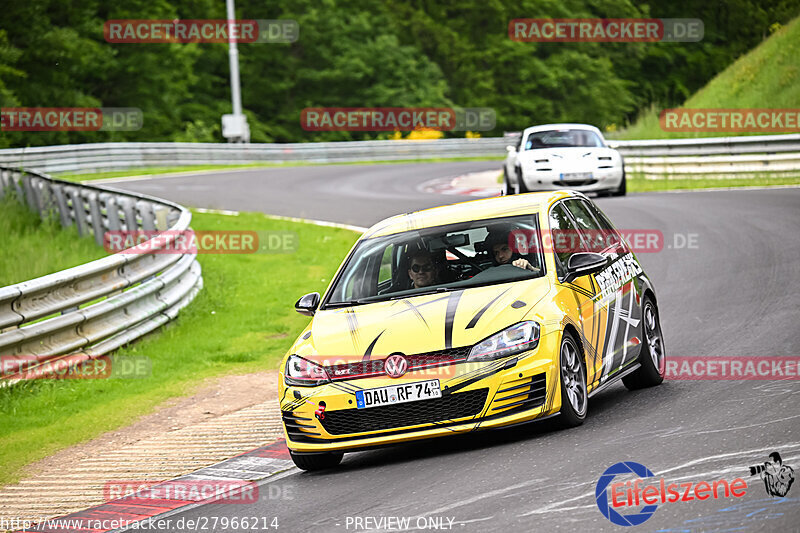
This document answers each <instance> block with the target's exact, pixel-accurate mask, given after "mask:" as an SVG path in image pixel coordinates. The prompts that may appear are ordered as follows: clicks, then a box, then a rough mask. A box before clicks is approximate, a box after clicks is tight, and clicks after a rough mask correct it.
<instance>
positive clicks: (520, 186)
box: [517, 167, 530, 194]
mask: <svg viewBox="0 0 800 533" xmlns="http://www.w3.org/2000/svg"><path fill="white" fill-rule="evenodd" d="M526 192H530V191H529V190H528V187H526V186H525V180H524V179H522V169H521V168H520V167H517V194H525V193H526Z"/></svg>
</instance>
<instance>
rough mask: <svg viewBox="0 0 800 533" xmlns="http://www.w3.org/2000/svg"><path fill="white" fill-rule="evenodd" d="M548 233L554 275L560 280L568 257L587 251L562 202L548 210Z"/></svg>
mask: <svg viewBox="0 0 800 533" xmlns="http://www.w3.org/2000/svg"><path fill="white" fill-rule="evenodd" d="M550 233H551V237H552V241H551V242H552V243H553V252H554V253H555V257H556V274H558V277H559V278H562V277H564V274H565V272H566V268H565V267H566V265H567V262H568V261H569V258H570V256H571V255H572V254H574V253H575V252H588V251H589V250H587V249H586V246H585V244H584V243H583V241H582V239H581V236H580V234H579V233H578V230H577V228H576V227H575V223H574V222H573V221H572V219H571V218H570V216H569V214H568V212H567V210H566V208H565V207H564V202H558V203H556V204H555V205H554V206H553V207H552V208H550Z"/></svg>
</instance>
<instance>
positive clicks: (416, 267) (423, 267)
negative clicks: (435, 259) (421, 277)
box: [411, 263, 433, 274]
mask: <svg viewBox="0 0 800 533" xmlns="http://www.w3.org/2000/svg"><path fill="white" fill-rule="evenodd" d="M411 270H412V271H414V273H415V274H419V272H420V271H422V272H433V263H425V264H424V265H411Z"/></svg>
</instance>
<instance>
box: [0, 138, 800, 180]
mask: <svg viewBox="0 0 800 533" xmlns="http://www.w3.org/2000/svg"><path fill="white" fill-rule="evenodd" d="M513 142H514V141H512V140H509V139H508V138H505V137H487V138H480V139H439V140H434V141H407V140H400V141H352V142H324V143H286V144H277V143H275V144H223V143H98V144H74V145H64V146H44V147H33V148H11V149H5V150H0V165H6V166H12V167H16V168H29V169H34V170H40V171H44V172H95V171H105V170H124V169H131V168H142V167H159V166H176V165H178V166H184V165H214V164H219V165H231V164H247V163H286V162H309V163H333V162H348V161H381V160H404V159H426V158H453V157H497V158H501V157H504V156H505V154H506V151H505V147H506V145H508V144H512V143H513ZM609 144H610V145H611V146H613V147H616V148H618V149H619V151H620V153H621V154H622V155H623V156H624V157H625V160H626V164H627V165H628V171H629V172H642V173H644V174H645V175H646V176H663V175H672V174H676V175H680V174H684V175H692V174H713V173H759V172H778V173H779V172H788V171H798V170H800V134H790V135H759V136H748V137H711V138H697V139H654V140H641V141H610V142H609ZM792 153H794V154H795V155H794V156H789V155H788V154H792ZM743 156H747V157H743ZM711 157H713V158H714V159H705V158H711ZM665 158H666V159H665Z"/></svg>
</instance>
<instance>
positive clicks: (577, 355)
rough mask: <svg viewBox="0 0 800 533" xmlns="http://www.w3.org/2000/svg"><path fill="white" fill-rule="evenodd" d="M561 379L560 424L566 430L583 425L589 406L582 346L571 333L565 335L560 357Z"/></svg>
mask: <svg viewBox="0 0 800 533" xmlns="http://www.w3.org/2000/svg"><path fill="white" fill-rule="evenodd" d="M558 361H559V364H558V367H559V376H560V377H561V386H560V387H559V388H560V389H561V414H560V416H559V417H558V423H559V425H560V426H561V427H564V428H573V427H576V426H580V425H581V424H583V421H584V420H585V419H586V411H587V410H588V406H589V396H588V392H587V390H586V368H585V367H584V364H583V356H582V351H581V349H580V344H578V341H576V340H575V338H574V337H573V336H572V335H571V334H570V333H566V332H565V333H564V336H563V337H562V339H561V348H560V350H559V355H558Z"/></svg>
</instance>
